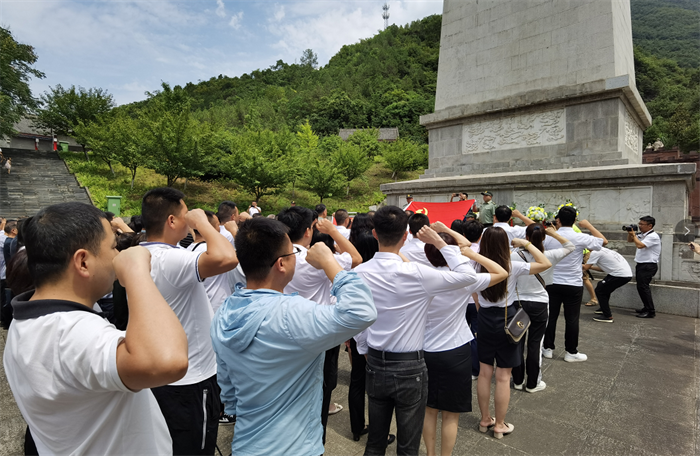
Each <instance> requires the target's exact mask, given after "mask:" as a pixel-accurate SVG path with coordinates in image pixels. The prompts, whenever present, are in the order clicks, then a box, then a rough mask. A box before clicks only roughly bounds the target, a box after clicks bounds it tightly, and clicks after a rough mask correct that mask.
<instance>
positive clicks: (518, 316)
mask: <svg viewBox="0 0 700 456" xmlns="http://www.w3.org/2000/svg"><path fill="white" fill-rule="evenodd" d="M515 292H516V293H517V292H518V288H517V287H516V288H515ZM518 301H520V295H518ZM504 309H505V312H506V320H505V330H506V337H507V338H508V341H509V342H510V343H511V344H518V343H520V340H521V339H522V338H523V336H524V335H525V333H526V332H527V330H528V328H530V316H529V315H528V314H527V313H526V312H525V310H524V309H523V308H522V307H519V308H518V311H517V312H515V315H514V316H513V318H512V319H511V320H510V323H509V322H508V279H506V306H505V308H504Z"/></svg>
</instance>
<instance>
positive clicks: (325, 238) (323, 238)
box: [311, 231, 335, 253]
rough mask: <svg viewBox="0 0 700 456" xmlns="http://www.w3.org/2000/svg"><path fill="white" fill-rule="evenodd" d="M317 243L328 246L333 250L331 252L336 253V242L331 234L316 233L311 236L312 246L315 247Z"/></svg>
mask: <svg viewBox="0 0 700 456" xmlns="http://www.w3.org/2000/svg"><path fill="white" fill-rule="evenodd" d="M317 242H321V243H323V244H326V245H327V246H328V248H329V249H331V252H333V253H335V241H334V240H333V238H332V237H331V236H330V235H329V234H326V233H321V232H320V231H314V234H313V235H312V236H311V245H314V244H316V243H317Z"/></svg>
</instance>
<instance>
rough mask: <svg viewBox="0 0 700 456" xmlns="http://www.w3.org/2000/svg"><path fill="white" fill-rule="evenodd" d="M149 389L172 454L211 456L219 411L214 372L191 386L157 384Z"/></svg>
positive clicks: (219, 391) (216, 433)
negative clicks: (167, 434) (158, 411)
mask: <svg viewBox="0 0 700 456" xmlns="http://www.w3.org/2000/svg"><path fill="white" fill-rule="evenodd" d="M151 391H153V395H154V396H155V397H156V400H157V401H158V405H159V406H160V410H161V412H163V417H165V422H166V423H167V425H168V431H170V437H171V438H172V439H173V454H174V455H191V454H203V455H213V454H214V449H215V448H216V437H217V435H218V433H219V414H220V413H221V401H220V400H219V395H220V394H221V389H220V388H219V385H218V384H217V383H216V375H214V376H212V377H209V378H208V379H206V380H203V381H201V382H199V383H195V384H192V385H184V386H172V385H166V386H159V387H158V388H151ZM205 411H206V413H205Z"/></svg>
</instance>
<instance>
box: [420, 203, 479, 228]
mask: <svg viewBox="0 0 700 456" xmlns="http://www.w3.org/2000/svg"><path fill="white" fill-rule="evenodd" d="M475 201H476V200H473V199H470V200H465V201H455V202H453V203H421V202H420V201H413V202H412V203H411V204H409V205H408V207H407V208H406V210H410V211H413V212H415V213H416V214H425V215H427V216H428V218H429V219H430V223H434V222H442V223H444V224H445V225H447V226H448V227H449V226H450V225H451V224H452V222H453V221H454V220H462V219H463V218H464V216H465V215H467V212H469V209H471V208H472V206H473V205H474V202H475Z"/></svg>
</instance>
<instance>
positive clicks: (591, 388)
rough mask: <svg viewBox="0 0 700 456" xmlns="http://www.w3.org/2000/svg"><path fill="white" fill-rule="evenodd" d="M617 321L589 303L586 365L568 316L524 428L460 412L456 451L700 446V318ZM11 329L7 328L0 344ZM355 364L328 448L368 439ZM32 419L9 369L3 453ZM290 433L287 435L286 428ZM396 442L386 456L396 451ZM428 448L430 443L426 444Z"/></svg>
mask: <svg viewBox="0 0 700 456" xmlns="http://www.w3.org/2000/svg"><path fill="white" fill-rule="evenodd" d="M613 311H614V316H615V323H613V324H606V323H597V322H594V321H592V320H591V317H592V316H593V310H592V309H591V308H586V307H584V308H582V315H581V342H580V346H579V349H580V350H581V351H582V352H583V353H586V354H587V355H588V361H587V362H585V363H566V362H564V361H563V355H564V352H563V332H562V330H563V324H564V321H563V317H561V318H560V320H559V325H558V332H557V345H558V348H557V349H556V350H555V352H554V353H555V358H554V359H552V360H545V361H544V364H543V370H544V373H543V378H544V380H545V381H546V382H547V389H546V390H544V391H542V392H539V393H535V394H530V393H526V392H520V391H515V390H512V394H511V402H510V408H509V411H508V415H507V420H508V421H509V422H511V423H513V424H514V425H515V432H514V433H513V434H512V435H510V436H506V437H505V438H504V439H503V440H495V439H493V438H492V437H491V436H490V435H485V434H480V433H479V432H478V431H477V430H476V427H477V422H478V420H479V415H478V413H477V412H476V410H478V407H477V402H476V388H475V387H474V388H473V391H474V399H473V407H474V410H475V412H472V413H465V414H463V415H462V417H461V419H460V427H459V435H458V437H457V444H456V446H455V449H454V454H455V455H461V454H465V455H490V454H493V455H496V454H497V455H511V454H512V455H530V454H531V455H551V454H586V455H587V454H605V455H608V454H622V455H625V454H635V455H653V454H660V455H661V454H663V455H691V454H700V383H699V381H700V334H699V333H700V320H698V319H693V318H687V317H678V316H673V315H661V314H659V315H658V316H657V318H655V319H653V320H640V319H638V318H634V316H633V313H632V312H631V311H629V310H625V309H613ZM6 335H7V333H6V331H1V332H0V336H1V337H0V350H4V342H5V337H6ZM349 381H350V363H349V361H348V358H347V355H346V354H345V353H344V352H341V357H340V373H339V385H338V388H337V389H336V390H335V392H334V396H333V400H334V401H335V402H338V403H340V404H342V405H343V406H344V407H345V410H343V411H342V412H340V413H339V414H337V415H334V416H331V417H330V418H329V422H328V426H329V428H328V442H327V445H326V454H328V455H360V454H362V452H363V450H364V444H365V442H366V437H363V438H362V439H361V440H360V441H359V442H354V441H353V440H352V434H351V433H350V422H349V415H348V412H347V392H348V383H349ZM232 432H233V428H232V427H231V426H228V427H225V426H221V427H219V447H220V448H221V450H222V452H223V454H224V456H227V455H228V454H229V453H230V451H231V450H230V442H231V437H232ZM23 435H24V421H23V420H22V417H21V416H20V414H19V411H18V410H17V407H16V405H15V403H14V400H13V398H12V394H11V392H10V390H9V388H8V385H7V381H6V378H5V375H4V371H3V370H2V369H1V368H0V455H9V454H20V453H21V448H22V442H23ZM280 437H281V438H283V436H280ZM395 451H396V445H395V444H394V445H391V446H390V447H389V448H388V451H387V454H390V455H391V454H395ZM422 452H423V453H424V452H425V448H424V447H423V448H422Z"/></svg>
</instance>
